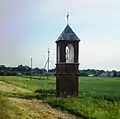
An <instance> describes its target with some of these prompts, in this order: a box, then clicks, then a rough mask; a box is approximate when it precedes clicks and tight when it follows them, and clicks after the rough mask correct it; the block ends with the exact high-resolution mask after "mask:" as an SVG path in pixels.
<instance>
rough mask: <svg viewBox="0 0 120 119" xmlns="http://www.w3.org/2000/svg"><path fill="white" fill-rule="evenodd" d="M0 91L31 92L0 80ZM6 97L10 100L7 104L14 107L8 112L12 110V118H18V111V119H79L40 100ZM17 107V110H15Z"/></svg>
mask: <svg viewBox="0 0 120 119" xmlns="http://www.w3.org/2000/svg"><path fill="white" fill-rule="evenodd" d="M0 91H2V92H3V93H13V92H14V93H15V92H23V93H26V92H28V93H30V92H31V91H30V90H28V89H24V88H21V87H18V86H15V85H13V84H8V83H5V82H3V81H0ZM8 99H9V101H10V103H9V104H10V105H11V106H13V107H15V108H13V111H12V110H10V111H9V112H10V113H11V112H12V113H11V115H13V116H12V119H18V115H17V114H18V112H19V113H20V114H19V119H79V118H77V117H75V116H73V115H71V114H68V113H67V112H62V111H60V110H56V109H53V108H51V107H50V106H49V105H48V104H45V103H43V102H42V100H37V99H32V100H27V99H20V98H11V97H8ZM11 109H12V108H11ZM17 109H18V110H19V111H17ZM15 110H16V111H15ZM15 112H16V114H15ZM20 115H22V117H20ZM16 117H17V118H16Z"/></svg>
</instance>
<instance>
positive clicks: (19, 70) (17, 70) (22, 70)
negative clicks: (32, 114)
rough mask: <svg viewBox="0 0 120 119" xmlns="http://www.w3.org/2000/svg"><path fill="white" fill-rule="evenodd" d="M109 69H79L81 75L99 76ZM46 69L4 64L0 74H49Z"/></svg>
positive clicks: (115, 74)
mask: <svg viewBox="0 0 120 119" xmlns="http://www.w3.org/2000/svg"><path fill="white" fill-rule="evenodd" d="M55 72H56V69H55V68H54V69H50V70H49V74H52V75H55ZM105 72H108V71H105V70H96V69H83V70H79V75H80V76H89V75H94V76H99V75H100V74H102V73H105ZM112 72H113V73H114V76H117V73H118V71H115V70H113V71H112ZM47 73H48V72H47V70H46V69H41V68H38V67H36V68H32V69H31V67H29V66H27V65H18V66H17V67H6V66H4V65H0V75H6V76H14V75H31V74H32V75H48V74H47Z"/></svg>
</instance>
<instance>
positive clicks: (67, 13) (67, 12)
mask: <svg viewBox="0 0 120 119" xmlns="http://www.w3.org/2000/svg"><path fill="white" fill-rule="evenodd" d="M68 22H69V13H68V12H67V25H68Z"/></svg>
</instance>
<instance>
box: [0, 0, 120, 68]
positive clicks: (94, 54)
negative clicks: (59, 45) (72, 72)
mask: <svg viewBox="0 0 120 119" xmlns="http://www.w3.org/2000/svg"><path fill="white" fill-rule="evenodd" d="M67 12H69V14H70V19H69V24H70V26H71V28H72V29H73V31H74V32H75V33H76V34H77V35H78V37H79V38H80V39H81V42H80V58H79V62H80V68H81V69H83V68H95V69H105V70H112V69H117V70H120V1H119V0H0V64H4V65H7V66H17V65H20V64H23V65H25V64H26V65H30V58H31V57H32V58H33V67H36V66H37V67H40V68H42V67H43V66H44V64H45V62H46V60H47V50H48V48H50V51H51V52H50V67H51V68H53V67H55V62H56V44H55V41H56V39H57V38H58V36H59V35H60V33H61V32H62V31H63V29H64V27H65V26H66V13H67Z"/></svg>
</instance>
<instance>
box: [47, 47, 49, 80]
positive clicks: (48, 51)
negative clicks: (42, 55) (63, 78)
mask: <svg viewBox="0 0 120 119" xmlns="http://www.w3.org/2000/svg"><path fill="white" fill-rule="evenodd" d="M49 61H50V49H49V48H48V61H47V62H48V67H47V68H48V75H47V79H49Z"/></svg>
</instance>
